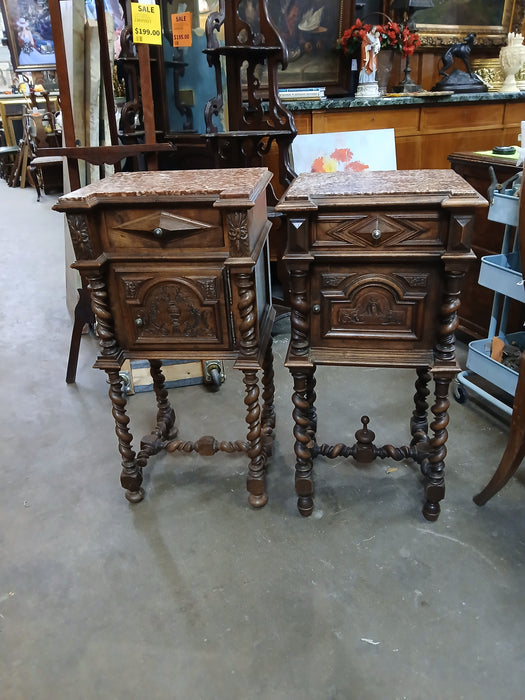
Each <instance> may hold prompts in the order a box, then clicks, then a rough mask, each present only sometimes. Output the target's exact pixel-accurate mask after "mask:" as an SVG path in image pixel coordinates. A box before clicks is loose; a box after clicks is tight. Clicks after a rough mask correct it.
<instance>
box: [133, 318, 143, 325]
mask: <svg viewBox="0 0 525 700" xmlns="http://www.w3.org/2000/svg"><path fill="white" fill-rule="evenodd" d="M135 325H136V326H143V325H144V321H143V320H142V319H141V318H140V316H139V317H138V318H136V319H135Z"/></svg>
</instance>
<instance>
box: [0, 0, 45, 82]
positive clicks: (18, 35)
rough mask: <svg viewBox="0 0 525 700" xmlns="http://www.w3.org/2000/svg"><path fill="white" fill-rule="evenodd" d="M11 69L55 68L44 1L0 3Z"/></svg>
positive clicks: (5, 1) (1, 1) (26, 70)
mask: <svg viewBox="0 0 525 700" xmlns="http://www.w3.org/2000/svg"><path fill="white" fill-rule="evenodd" d="M0 10H1V11H2V17H3V20H4V27H5V32H6V35H7V45H8V47H9V53H10V54H11V63H12V65H13V70H14V71H16V72H17V73H25V72H31V71H34V70H35V71H40V70H54V69H55V68H56V59H55V46H54V42H53V33H52V29H51V18H50V16H49V9H48V7H47V2H44V0H0Z"/></svg>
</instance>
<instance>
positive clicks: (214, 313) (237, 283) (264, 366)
mask: <svg viewBox="0 0 525 700" xmlns="http://www.w3.org/2000/svg"><path fill="white" fill-rule="evenodd" d="M270 179H271V173H269V171H268V170H267V169H266V168H250V169H245V168H239V169H227V170H221V169H217V170H194V171H169V172H163V171H160V172H137V173H116V174H115V175H113V176H111V177H108V178H106V179H103V180H101V181H99V182H96V183H93V184H91V185H88V186H87V187H84V188H82V189H80V190H77V191H75V192H72V193H69V194H66V195H64V196H62V197H61V198H60V199H59V201H58V203H57V204H56V205H55V209H57V210H58V211H62V212H65V214H66V218H67V222H68V225H69V230H70V233H71V238H72V241H73V246H74V250H75V256H76V262H75V263H74V267H76V268H77V269H78V270H79V271H80V273H81V274H82V275H84V276H85V278H86V279H87V280H88V282H89V286H90V289H91V303H92V308H93V311H94V313H95V316H96V321H97V333H98V336H99V341H100V353H99V355H98V358H97V360H96V363H95V367H98V368H100V369H103V370H105V372H106V373H107V375H108V378H109V397H110V399H111V403H112V411H113V416H114V419H115V430H116V434H117V439H118V447H119V451H120V455H121V459H122V472H121V484H122V486H123V487H124V489H126V497H127V498H128V500H129V501H131V502H138V501H140V500H142V498H143V496H144V491H143V488H142V486H141V484H142V470H143V468H144V467H145V466H146V464H147V462H148V459H149V457H151V456H152V455H154V454H157V453H158V452H160V451H161V450H166V451H168V452H176V451H177V450H178V451H181V452H183V453H188V452H192V451H195V452H197V453H198V454H199V455H203V456H211V455H213V454H215V453H216V452H219V451H223V452H230V453H233V452H241V453H245V454H246V455H247V457H248V459H249V467H248V478H247V488H248V492H249V497H248V500H249V502H250V503H251V505H253V506H255V507H260V506H263V505H264V504H265V503H266V500H267V495H266V489H265V470H266V461H267V458H268V456H269V455H270V454H271V451H272V442H273V428H274V426H275V416H274V405H273V398H274V386H273V367H272V362H273V360H272V347H271V345H272V341H271V328H272V324H273V320H274V315H275V314H274V310H273V308H272V306H271V294H270V280H269V263H268V260H269V257H268V244H267V243H268V232H269V230H270V224H269V222H268V219H267V207H266V186H267V184H268V182H269V181H270ZM203 358H213V359H231V360H234V361H235V362H234V366H235V367H236V368H238V369H239V370H241V371H242V373H243V381H244V385H245V397H244V404H245V406H244V407H242V409H243V410H242V412H241V415H242V413H244V415H245V421H246V424H247V435H246V439H245V440H243V439H234V440H219V439H216V438H214V437H213V436H210V435H205V436H203V437H200V438H199V439H197V440H195V441H192V440H183V439H179V437H178V435H177V428H176V416H175V411H174V409H173V408H172V407H171V405H170V402H169V397H168V392H167V390H166V387H165V379H164V375H163V372H162V361H163V360H181V359H184V360H188V359H203ZM125 359H131V360H134V359H142V360H144V359H146V360H149V364H150V371H151V375H152V379H153V388H154V393H155V397H156V404H157V412H156V423H155V426H154V428H153V430H152V432H151V433H150V434H148V435H146V436H145V437H144V438H142V441H141V443H140V448H139V449H138V451H135V449H134V448H133V445H132V441H133V435H132V433H131V430H130V426H129V422H130V418H129V416H128V415H127V412H126V404H127V402H126V398H125V395H124V393H123V387H122V381H121V377H120V375H119V370H120V368H121V366H122V363H123V362H124V360H125ZM260 371H262V377H261V381H260V380H259V374H258V373H259V372H260ZM261 382H262V390H261V388H260V387H261ZM210 398H211V400H214V401H217V399H216V396H214V397H210ZM241 422H242V423H243V426H244V430H243V434H246V425H244V422H243V421H241ZM228 423H229V425H232V426H233V427H235V428H238V427H239V426H238V425H237V424H236V423H235V421H233V422H232V421H229V422H228Z"/></svg>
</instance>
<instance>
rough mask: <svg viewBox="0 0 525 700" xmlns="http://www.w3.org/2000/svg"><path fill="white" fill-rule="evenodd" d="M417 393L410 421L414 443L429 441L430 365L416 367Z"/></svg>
mask: <svg viewBox="0 0 525 700" xmlns="http://www.w3.org/2000/svg"><path fill="white" fill-rule="evenodd" d="M416 372H417V380H416V384H415V386H416V393H415V394H414V406H415V408H414V411H413V412H412V418H411V421H410V434H411V435H412V442H411V444H412V445H417V444H419V443H428V402H427V396H428V395H429V394H430V391H429V389H428V385H429V383H430V380H431V379H432V375H431V374H430V367H418V368H417V369H416Z"/></svg>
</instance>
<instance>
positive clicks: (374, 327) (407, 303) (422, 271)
mask: <svg viewBox="0 0 525 700" xmlns="http://www.w3.org/2000/svg"><path fill="white" fill-rule="evenodd" d="M310 290H311V292H310V293H311V299H310V302H311V310H312V316H311V324H310V344H311V346H312V347H324V348H345V347H349V346H350V347H352V348H360V349H365V348H366V350H367V352H369V353H374V354H377V355H380V356H381V355H383V354H384V352H385V349H386V348H392V349H395V348H402V347H407V346H408V347H410V348H412V349H414V348H428V347H429V346H432V344H433V342H434V340H435V337H434V336H435V329H436V309H437V308H438V301H439V299H440V298H441V280H440V273H439V269H436V266H435V265H429V264H428V263H427V264H418V265H408V264H405V265H399V266H396V268H395V269H392V267H391V266H390V265H388V264H385V263H380V264H373V265H371V264H367V265H360V264H355V265H322V264H316V265H314V267H313V269H312V278H311V281H310Z"/></svg>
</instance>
